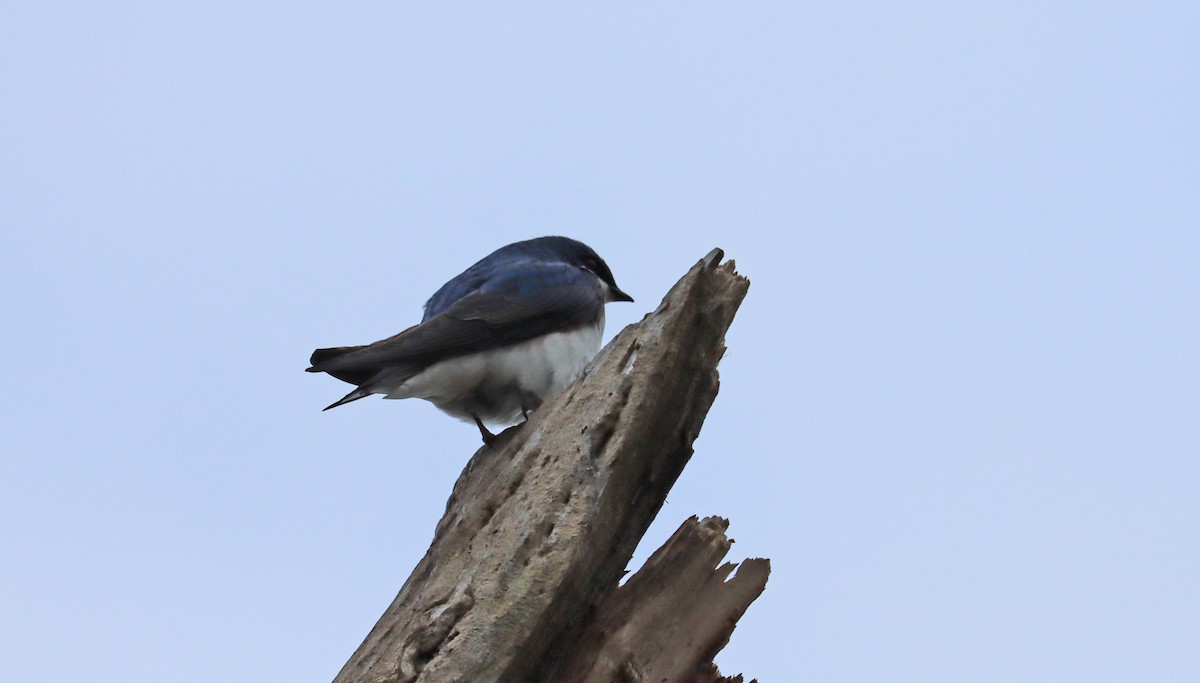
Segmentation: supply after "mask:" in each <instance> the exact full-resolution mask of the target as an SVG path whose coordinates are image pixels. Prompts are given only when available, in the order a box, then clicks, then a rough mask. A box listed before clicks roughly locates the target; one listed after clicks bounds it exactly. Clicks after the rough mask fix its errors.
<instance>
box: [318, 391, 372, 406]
mask: <svg viewBox="0 0 1200 683" xmlns="http://www.w3.org/2000/svg"><path fill="white" fill-rule="evenodd" d="M370 395H371V392H370V391H368V390H367V389H364V388H362V387H359V388H357V389H355V390H354V391H351V392H350V393H348V394H346V395H345V396H343V397H341V398H340V399H338V400H337V401H334V402H333V403H330V404H329V405H327V406H325V407H324V408H322V409H321V412H325V411H326V410H329V409H330V408H336V407H338V406H340V405H343V404H345V403H350V402H352V401H357V400H358V399H360V398H366V397H368V396H370Z"/></svg>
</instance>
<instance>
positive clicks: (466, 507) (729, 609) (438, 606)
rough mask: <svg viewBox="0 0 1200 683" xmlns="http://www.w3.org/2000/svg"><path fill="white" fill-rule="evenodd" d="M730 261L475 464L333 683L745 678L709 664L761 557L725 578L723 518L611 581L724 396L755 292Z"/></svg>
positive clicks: (683, 286)
mask: <svg viewBox="0 0 1200 683" xmlns="http://www.w3.org/2000/svg"><path fill="white" fill-rule="evenodd" d="M722 256H723V254H722V253H721V252H720V250H713V252H712V253H710V254H709V255H708V256H707V257H705V258H704V259H703V260H701V261H700V262H699V263H697V264H696V265H695V266H694V267H693V268H692V269H691V270H690V271H689V272H688V273H687V274H686V275H685V276H684V277H683V278H682V279H681V280H680V281H679V282H678V283H676V285H675V286H674V287H673V288H672V289H671V291H670V292H669V293H668V294H667V296H666V297H665V298H664V299H663V301H662V303H661V304H660V305H659V307H658V308H657V309H656V310H655V311H654V312H653V313H651V314H649V315H647V316H646V317H645V318H643V319H642V321H641V322H639V323H637V324H634V325H630V326H629V327H627V328H625V329H624V330H623V331H622V332H621V333H620V334H619V335H617V337H616V338H615V339H614V340H613V341H612V342H611V343H610V344H609V345H608V346H606V347H605V348H604V349H603V350H602V351H601V352H600V354H599V355H598V356H597V357H596V359H595V360H594V361H593V362H592V364H591V365H590V366H589V367H588V369H587V370H585V371H584V375H583V376H582V377H581V378H580V379H579V380H578V381H576V382H575V383H574V384H572V385H571V386H570V387H568V388H567V389H566V390H564V391H563V392H562V393H561V394H560V395H559V396H557V397H555V398H554V399H552V400H550V401H548V402H547V403H546V404H545V405H543V406H542V407H541V408H540V409H538V410H537V411H536V412H535V413H534V414H533V415H531V416H530V419H529V421H528V422H526V423H525V424H523V425H519V426H517V427H513V428H510V429H508V430H507V431H505V432H504V433H502V434H500V435H499V436H498V437H497V439H496V441H495V443H494V444H493V445H492V446H490V447H489V446H485V447H483V448H481V449H480V450H479V451H478V452H477V453H476V454H475V456H474V457H473V458H472V459H471V461H470V463H468V464H467V466H466V468H465V469H464V470H463V473H462V475H461V476H460V477H459V479H458V482H457V483H456V484H455V486H454V491H453V492H452V494H451V496H450V500H449V501H448V502H447V504H446V513H445V515H444V516H443V517H442V519H441V521H440V522H439V523H438V525H437V528H436V531H435V534H434V540H433V544H432V546H431V547H430V548H429V550H428V552H427V553H426V554H425V557H424V558H423V559H422V560H421V562H420V563H418V565H417V567H416V569H415V570H414V571H413V573H412V575H411V576H410V577H409V578H408V580H407V581H406V582H405V584H404V586H403V588H401V589H400V593H399V594H398V595H397V596H396V598H395V600H393V602H392V604H391V605H390V606H389V607H388V608H387V610H386V611H385V612H384V614H383V616H382V617H380V619H379V622H378V623H377V624H376V625H375V627H374V628H373V629H372V630H371V632H370V634H369V635H368V636H367V638H366V639H365V640H364V641H363V643H362V645H360V646H359V648H358V650H357V651H356V652H355V653H354V655H353V656H351V658H350V660H349V661H348V662H346V665H345V666H344V667H343V668H342V670H341V672H340V673H339V674H338V676H337V678H335V679H334V683H409V682H413V681H421V682H435V681H438V682H440V681H447V682H449V681H475V682H480V683H483V682H489V681H498V682H502V683H507V682H510V681H511V682H525V681H566V682H569V683H575V682H579V683H583V682H585V681H586V682H593V681H595V682H599V681H605V682H608V681H620V680H624V681H655V682H656V683H657V682H658V681H678V682H680V683H682V682H685V681H688V682H690V681H703V682H704V683H712V682H716V681H722V680H727V681H733V680H741V677H740V676H739V677H736V678H733V679H725V678H721V677H720V674H719V673H718V672H717V671H716V667H715V666H713V665H712V658H713V656H714V655H715V654H716V653H717V651H718V650H720V648H721V647H723V646H724V645H725V643H726V642H728V639H729V635H730V633H731V632H732V631H733V628H734V625H735V624H736V622H737V619H738V618H739V617H740V616H741V615H742V613H743V612H744V611H745V610H746V608H747V606H749V604H750V603H751V602H752V601H753V600H754V599H755V598H756V597H758V595H759V594H760V593H761V592H762V590H763V588H764V586H765V585H766V580H767V574H768V572H769V563H768V562H767V560H748V561H746V562H744V563H743V564H742V566H741V568H740V569H739V570H738V572H737V575H736V576H734V577H733V578H732V579H728V580H727V577H728V576H729V574H730V573H731V572H732V571H733V569H734V565H732V564H728V563H726V564H724V565H721V566H719V567H718V566H717V565H718V563H720V561H721V559H722V558H723V557H724V556H725V554H726V553H727V552H728V550H729V544H730V543H731V541H729V540H728V539H727V538H726V536H725V533H724V532H725V528H726V526H727V524H728V522H726V521H724V520H721V519H719V518H713V517H710V518H707V519H705V520H703V521H699V520H697V519H696V518H694V517H693V518H692V519H689V520H687V521H685V522H684V524H683V526H681V527H680V529H679V531H677V532H676V533H675V535H674V536H673V537H672V538H671V539H670V540H669V541H668V542H667V543H666V544H665V545H664V546H663V547H662V548H660V549H659V550H658V551H657V552H656V553H655V554H654V555H653V556H652V557H651V559H650V560H648V561H647V563H646V565H645V567H643V568H642V569H641V570H640V571H639V572H637V573H636V574H635V575H634V576H632V577H630V579H629V581H628V582H626V584H625V585H624V586H620V587H618V582H619V580H620V579H621V576H622V573H623V570H624V568H625V566H626V565H627V563H628V562H629V559H630V557H631V556H632V554H633V551H634V549H635V548H636V546H637V543H638V541H639V540H640V539H641V537H642V535H643V534H644V533H645V531H646V528H647V527H648V526H649V525H650V522H651V521H652V520H653V519H654V516H655V515H656V514H657V512H658V510H659V509H660V508H661V507H662V504H663V502H664V501H665V500H666V495H667V492H668V491H669V490H670V488H671V486H672V485H673V484H674V483H675V480H676V479H677V478H678V476H679V473H680V472H681V471H682V470H683V467H684V465H686V464H687V462H688V460H689V459H690V457H691V455H692V442H693V441H694V440H695V438H696V436H697V435H698V434H699V432H700V426H701V424H702V423H703V421H704V417H705V415H706V414H707V412H708V409H709V407H710V406H711V405H712V402H713V399H714V398H715V397H716V394H717V388H718V380H717V371H716V366H717V362H718V361H719V360H720V358H721V356H722V355H723V353H724V351H725V345H724V336H725V331H726V330H727V329H728V328H729V325H730V323H731V322H732V320H733V316H734V313H735V312H736V311H737V308H738V306H739V305H740V304H741V301H742V299H743V297H745V294H746V289H747V288H748V287H749V281H748V280H746V279H745V278H743V277H741V276H740V275H738V274H737V273H736V272H735V271H734V264H733V262H732V261H730V262H727V263H725V264H720V260H721V258H722Z"/></svg>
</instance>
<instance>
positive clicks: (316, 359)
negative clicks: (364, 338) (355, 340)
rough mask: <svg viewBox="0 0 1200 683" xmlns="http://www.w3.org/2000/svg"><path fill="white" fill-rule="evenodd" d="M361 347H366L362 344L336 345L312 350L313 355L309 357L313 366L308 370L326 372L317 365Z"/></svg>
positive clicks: (309, 361)
mask: <svg viewBox="0 0 1200 683" xmlns="http://www.w3.org/2000/svg"><path fill="white" fill-rule="evenodd" d="M361 348H365V347H362V346H335V347H333V348H329V349H317V350H316V351H313V352H312V356H311V357H309V359H308V363H309V365H311V366H312V367H311V368H309V369H308V371H309V372H324V370H322V369H321V368H319V367H317V366H319V365H322V364H323V363H328V362H329V361H331V360H334V359H335V358H340V357H342V356H344V355H346V354H347V353H350V352H352V351H357V350H359V349H361Z"/></svg>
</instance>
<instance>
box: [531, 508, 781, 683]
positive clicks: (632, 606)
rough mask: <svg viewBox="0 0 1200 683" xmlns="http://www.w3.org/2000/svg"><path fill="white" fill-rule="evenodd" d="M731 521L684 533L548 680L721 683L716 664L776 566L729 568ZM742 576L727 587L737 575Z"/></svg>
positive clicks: (690, 526) (613, 602)
mask: <svg viewBox="0 0 1200 683" xmlns="http://www.w3.org/2000/svg"><path fill="white" fill-rule="evenodd" d="M727 528H729V521H728V520H725V519H722V518H720V517H706V518H705V519H704V520H703V521H700V520H697V519H696V518H695V517H692V518H690V519H688V520H687V521H686V522H684V523H683V525H682V526H680V527H679V530H678V531H676V532H675V534H674V535H673V536H671V538H670V540H668V541H667V542H666V543H665V544H664V545H663V546H662V547H661V548H659V549H658V550H657V551H655V553H654V554H653V555H651V556H650V559H648V560H646V564H645V565H644V566H643V567H642V568H641V569H639V570H638V572H637V573H636V574H634V575H633V576H631V577H629V580H628V581H626V582H625V585H623V586H621V587H620V588H617V589H615V590H613V591H611V592H610V593H609V594H608V595H606V596H605V597H603V598H602V599H601V600H600V602H599V604H598V605H597V608H596V613H595V614H594V615H593V616H592V618H591V619H590V620H589V622H588V623H587V624H586V626H584V628H583V629H582V631H581V633H580V634H579V636H578V639H577V641H576V642H579V643H584V644H585V645H584V646H582V647H576V648H572V649H571V650H570V651H569V652H568V653H567V654H566V656H564V658H563V659H562V660H561V661H559V662H558V663H557V664H556V668H555V671H554V672H552V674H551V675H549V676H547V677H546V679H547V680H552V681H555V683H611V681H622V680H627V681H655V683H658V682H661V681H670V682H672V683H693V682H698V681H704V682H705V683H718V682H719V681H734V680H737V681H740V680H741V677H740V676H737V677H734V678H731V679H730V678H723V677H722V676H721V675H720V673H719V672H718V671H717V670H716V667H715V666H712V660H713V657H715V656H716V654H717V653H718V652H720V650H721V648H723V647H725V644H726V643H728V642H729V635H730V634H731V633H732V632H733V627H734V626H735V625H736V624H737V621H738V619H740V618H741V616H742V614H743V613H745V611H746V608H747V607H749V606H750V603H751V602H753V601H754V599H755V598H757V597H758V596H759V595H760V594H761V593H762V591H763V589H764V588H765V587H766V585H767V575H768V574H770V572H771V563H770V562H769V561H767V560H764V559H750V560H746V561H745V562H743V563H742V564H741V566H740V567H737V566H736V565H734V564H731V563H728V562H726V563H725V564H722V565H721V566H719V567H718V566H717V565H718V563H720V561H721V560H722V559H724V557H725V555H726V554H727V553H728V552H729V546H730V545H732V543H733V542H732V541H731V540H729V539H728V538H727V537H726V536H725V530H726V529H727ZM735 568H736V569H737V574H736V575H735V576H734V577H733V578H732V579H728V580H726V579H727V578H728V577H729V575H730V573H732V572H733V570H734V569H735Z"/></svg>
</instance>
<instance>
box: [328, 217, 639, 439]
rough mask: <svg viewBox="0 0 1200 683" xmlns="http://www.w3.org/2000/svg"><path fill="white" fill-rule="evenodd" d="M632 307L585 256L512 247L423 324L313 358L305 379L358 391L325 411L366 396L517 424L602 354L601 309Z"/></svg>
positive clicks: (558, 243)
mask: <svg viewBox="0 0 1200 683" xmlns="http://www.w3.org/2000/svg"><path fill="white" fill-rule="evenodd" d="M614 301H633V297H631V296H629V295H628V294H626V293H625V292H623V291H621V288H620V287H618V286H617V283H616V281H615V280H614V279H613V274H612V271H611V270H609V267H608V264H607V263H605V262H604V259H602V258H600V256H599V255H597V254H596V252H595V251H593V250H592V248H591V247H589V246H587V245H586V244H584V243H582V242H579V241H577V240H574V239H571V238H569V237H561V236H550V237H539V238H536V239H530V240H525V241H522V242H514V243H512V244H509V245H507V246H504V247H501V248H499V249H497V250H496V251H494V252H492V253H491V254H489V255H487V256H485V257H483V258H482V259H480V260H479V261H478V262H476V263H475V264H474V265H472V266H471V267H470V268H467V269H466V270H465V271H463V272H462V273H460V274H458V275H456V276H454V277H453V278H452V279H451V280H450V281H448V282H447V283H446V284H444V285H442V286H441V288H440V289H438V290H437V291H436V292H434V294H433V296H431V297H430V298H429V300H428V301H427V302H426V303H425V308H424V316H423V317H422V319H421V322H420V323H418V324H416V325H413V326H412V327H409V328H408V329H406V330H404V331H403V332H400V333H398V334H396V335H393V336H391V337H388V338H387V339H382V340H380V341H377V342H374V343H371V344H364V345H361V346H338V347H332V348H324V349H317V350H315V351H313V353H312V357H311V358H310V359H309V365H310V367H309V368H307V369H306V371H307V372H324V373H326V374H328V375H331V376H333V377H336V378H337V379H340V380H342V381H343V382H348V383H350V384H354V385H356V388H355V389H354V390H353V391H351V392H350V393H348V394H346V395H345V396H343V397H342V398H340V399H338V400H337V401H335V402H333V403H331V404H330V405H328V406H326V407H325V410H329V409H331V408H336V407H338V406H340V405H344V404H346V403H350V402H351V401H357V400H359V399H361V398H365V397H367V396H370V395H371V394H383V396H384V398H392V399H401V398H423V399H425V400H427V401H429V402H431V403H433V404H434V405H435V406H437V407H438V408H439V409H440V410H442V411H443V412H445V413H447V414H449V415H451V416H453V417H456V418H458V419H461V420H464V421H467V422H474V423H475V426H477V427H478V428H479V433H480V435H481V436H482V437H483V441H484V443H486V444H488V445H491V444H492V443H493V442H494V440H495V438H496V437H495V435H493V434H492V433H491V432H490V431H489V430H488V429H487V427H486V426H485V423H491V424H498V425H511V424H515V423H516V422H517V420H518V419H519V418H525V419H528V416H529V412H530V411H531V410H536V409H537V408H538V407H539V406H541V405H542V403H544V402H545V401H546V400H548V399H550V398H551V397H552V396H554V395H555V394H557V393H558V392H559V391H561V390H562V389H563V388H565V387H566V386H567V385H568V384H570V383H571V381H572V380H574V379H575V377H577V376H578V375H579V373H580V372H582V371H583V368H584V367H585V366H586V365H587V363H588V362H589V361H590V360H591V359H592V358H593V357H594V356H595V355H596V353H597V352H598V351H599V350H600V339H601V336H602V335H603V333H604V305H605V304H606V303H610V302H614Z"/></svg>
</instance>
